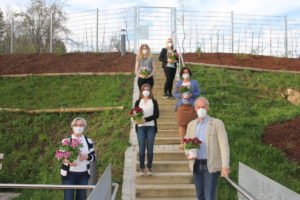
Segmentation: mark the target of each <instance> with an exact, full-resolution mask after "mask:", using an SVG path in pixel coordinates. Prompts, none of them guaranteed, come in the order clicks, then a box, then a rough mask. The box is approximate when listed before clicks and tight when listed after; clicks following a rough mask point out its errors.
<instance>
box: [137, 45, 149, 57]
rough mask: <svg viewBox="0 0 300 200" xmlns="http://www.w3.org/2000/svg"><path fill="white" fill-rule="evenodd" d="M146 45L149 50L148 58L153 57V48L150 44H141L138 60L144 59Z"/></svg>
mask: <svg viewBox="0 0 300 200" xmlns="http://www.w3.org/2000/svg"><path fill="white" fill-rule="evenodd" d="M144 47H146V48H147V50H148V53H147V57H148V58H151V57H152V54H151V49H150V47H149V45H148V44H141V46H140V48H139V52H138V54H137V55H136V60H137V61H140V60H142V59H143V57H144V55H143V48H144Z"/></svg>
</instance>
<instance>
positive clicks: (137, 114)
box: [129, 107, 144, 124]
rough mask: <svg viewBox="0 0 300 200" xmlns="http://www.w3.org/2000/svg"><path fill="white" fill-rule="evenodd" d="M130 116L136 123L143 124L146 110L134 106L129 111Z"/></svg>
mask: <svg viewBox="0 0 300 200" xmlns="http://www.w3.org/2000/svg"><path fill="white" fill-rule="evenodd" d="M129 114H130V116H131V117H132V118H133V120H134V121H135V123H137V124H141V123H142V121H143V116H144V111H143V109H142V108H140V107H134V108H133V109H131V110H130V112H129Z"/></svg>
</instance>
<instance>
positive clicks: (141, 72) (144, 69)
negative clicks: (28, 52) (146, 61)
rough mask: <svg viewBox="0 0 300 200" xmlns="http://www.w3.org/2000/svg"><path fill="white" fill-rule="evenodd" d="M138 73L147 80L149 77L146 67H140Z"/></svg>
mask: <svg viewBox="0 0 300 200" xmlns="http://www.w3.org/2000/svg"><path fill="white" fill-rule="evenodd" d="M139 73H140V75H141V76H142V78H147V77H148V76H149V75H150V71H149V70H148V69H147V68H146V67H142V68H141V70H140V72H139Z"/></svg>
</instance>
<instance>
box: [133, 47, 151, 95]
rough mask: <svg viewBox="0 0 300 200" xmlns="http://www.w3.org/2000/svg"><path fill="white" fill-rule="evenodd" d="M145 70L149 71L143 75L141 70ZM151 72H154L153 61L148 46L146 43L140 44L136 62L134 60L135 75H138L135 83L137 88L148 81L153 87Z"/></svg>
mask: <svg viewBox="0 0 300 200" xmlns="http://www.w3.org/2000/svg"><path fill="white" fill-rule="evenodd" d="M145 70H147V71H148V72H149V74H148V75H147V76H145V75H144V74H143V73H142V71H145ZM153 74H154V61H153V59H152V56H151V50H150V47H149V45H147V44H142V45H141V46H140V49H139V52H138V54H137V56H136V62H135V75H136V76H137V77H138V80H137V83H138V86H139V89H140V88H141V86H142V85H143V84H144V83H148V84H149V85H150V86H151V87H153V85H154V80H153Z"/></svg>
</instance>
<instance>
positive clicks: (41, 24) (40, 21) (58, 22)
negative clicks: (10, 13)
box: [19, 0, 69, 53]
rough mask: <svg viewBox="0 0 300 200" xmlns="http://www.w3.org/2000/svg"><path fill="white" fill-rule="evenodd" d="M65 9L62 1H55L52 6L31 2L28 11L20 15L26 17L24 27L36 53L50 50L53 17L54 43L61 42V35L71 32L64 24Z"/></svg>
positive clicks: (36, 0) (43, 0)
mask: <svg viewBox="0 0 300 200" xmlns="http://www.w3.org/2000/svg"><path fill="white" fill-rule="evenodd" d="M63 7H64V2H62V1H60V0H55V1H53V2H52V3H50V4H47V2H46V0H31V4H30V5H29V6H28V7H27V8H26V11H25V12H21V13H20V14H19V15H20V16H23V17H24V20H23V23H22V27H23V29H24V33H25V35H28V37H29V39H30V41H31V42H32V44H33V46H34V49H35V51H36V53H45V52H48V50H49V45H50V36H51V34H50V31H51V30H50V27H51V15H52V27H53V28H52V30H53V31H52V34H53V35H52V38H53V41H58V42H59V41H61V39H60V35H59V34H61V33H65V34H67V33H68V32H69V31H68V29H67V28H66V26H65V24H64V23H65V21H66V16H65V13H64V11H63Z"/></svg>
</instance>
